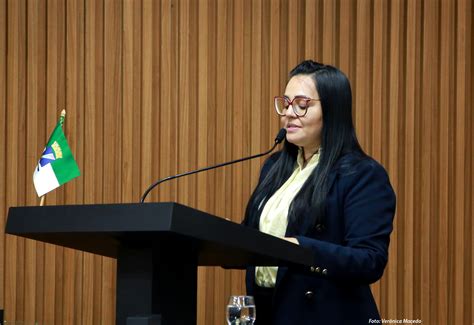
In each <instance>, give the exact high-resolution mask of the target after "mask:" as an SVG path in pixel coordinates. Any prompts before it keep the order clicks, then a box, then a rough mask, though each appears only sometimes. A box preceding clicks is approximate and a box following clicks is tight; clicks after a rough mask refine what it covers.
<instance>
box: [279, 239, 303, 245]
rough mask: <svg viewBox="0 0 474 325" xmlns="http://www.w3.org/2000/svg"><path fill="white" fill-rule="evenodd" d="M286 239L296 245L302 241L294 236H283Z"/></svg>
mask: <svg viewBox="0 0 474 325" xmlns="http://www.w3.org/2000/svg"><path fill="white" fill-rule="evenodd" d="M283 239H284V240H287V241H289V242H292V243H293V244H296V245H299V244H300V242H299V241H298V239H296V238H294V237H283Z"/></svg>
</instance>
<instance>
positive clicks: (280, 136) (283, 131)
mask: <svg viewBox="0 0 474 325" xmlns="http://www.w3.org/2000/svg"><path fill="white" fill-rule="evenodd" d="M285 135H286V129H280V131H278V134H277V136H276V138H275V143H274V144H273V147H272V148H271V149H270V150H268V151H265V152H263V153H259V154H257V155H253V156H250V157H245V158H240V159H236V160H232V161H229V162H225V163H221V164H218V165H214V166H209V167H204V168H201V169H197V170H192V171H190V172H186V173H181V174H177V175H173V176H168V177H165V178H162V179H159V180H157V181H156V182H154V183H153V184H151V185H150V187H148V188H147V190H146V191H145V192H144V193H143V195H142V198H141V199H140V203H143V202H145V199H146V197H147V195H148V193H150V191H151V190H152V189H154V188H155V187H157V186H158V185H160V184H161V183H163V182H166V181H169V180H172V179H175V178H180V177H183V176H187V175H192V174H197V173H200V172H205V171H206V170H210V169H215V168H219V167H223V166H227V165H231V164H235V163H238V162H241V161H245V160H250V159H254V158H258V157H262V156H265V155H268V154H269V153H270V152H272V151H273V150H274V149H275V148H276V146H277V145H278V144H279V143H281V142H282V141H283V139H284V138H285Z"/></svg>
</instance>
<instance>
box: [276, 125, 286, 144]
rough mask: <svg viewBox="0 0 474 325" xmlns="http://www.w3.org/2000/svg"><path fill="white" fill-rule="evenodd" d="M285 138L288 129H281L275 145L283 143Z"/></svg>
mask: <svg viewBox="0 0 474 325" xmlns="http://www.w3.org/2000/svg"><path fill="white" fill-rule="evenodd" d="M285 136H286V129H285V128H281V129H280V131H278V134H277V136H276V138H275V143H281V142H282V141H283V139H284V138H285Z"/></svg>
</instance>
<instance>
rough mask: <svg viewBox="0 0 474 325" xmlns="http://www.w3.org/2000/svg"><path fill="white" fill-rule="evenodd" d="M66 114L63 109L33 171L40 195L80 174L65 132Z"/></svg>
mask: <svg viewBox="0 0 474 325" xmlns="http://www.w3.org/2000/svg"><path fill="white" fill-rule="evenodd" d="M65 115H66V111H64V110H63V111H62V113H61V117H60V118H59V121H58V124H57V125H56V128H55V129H54V131H53V133H52V134H51V137H50V138H49V140H48V143H47V144H46V148H44V151H43V154H42V155H41V158H40V160H39V161H38V166H37V167H36V169H35V172H34V173H33V183H34V185H35V189H36V192H37V193H38V196H40V197H41V196H43V195H45V194H46V193H48V192H51V191H52V190H54V189H55V188H57V187H59V186H61V185H63V184H64V183H66V182H69V181H70V180H72V179H74V178H76V177H77V176H79V175H80V171H79V167H78V166H77V163H76V161H75V160H74V157H73V156H72V152H71V149H69V146H68V144H67V140H66V136H65V135H64V132H63V124H64V116H65Z"/></svg>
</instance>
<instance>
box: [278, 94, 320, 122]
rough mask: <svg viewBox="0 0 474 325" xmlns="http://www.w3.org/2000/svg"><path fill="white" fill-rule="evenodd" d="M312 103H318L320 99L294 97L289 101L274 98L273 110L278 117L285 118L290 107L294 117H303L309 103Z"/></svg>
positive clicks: (285, 98) (283, 98)
mask: <svg viewBox="0 0 474 325" xmlns="http://www.w3.org/2000/svg"><path fill="white" fill-rule="evenodd" d="M312 101H320V99H313V98H308V97H301V96H296V97H295V98H293V100H292V101H290V100H289V99H288V98H287V97H281V96H275V110H276V112H277V114H278V115H280V116H285V115H286V112H287V110H288V107H289V106H291V107H292V108H293V112H294V113H295V114H296V116H299V117H303V116H305V115H306V113H307V112H308V107H309V106H310V105H309V103H310V102H312Z"/></svg>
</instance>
